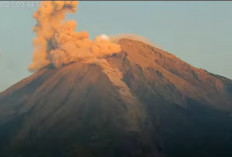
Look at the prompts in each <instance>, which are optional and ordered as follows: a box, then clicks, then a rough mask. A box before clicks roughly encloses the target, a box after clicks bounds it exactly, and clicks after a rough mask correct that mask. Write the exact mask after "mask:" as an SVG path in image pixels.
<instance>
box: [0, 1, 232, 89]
mask: <svg viewBox="0 0 232 157" xmlns="http://www.w3.org/2000/svg"><path fill="white" fill-rule="evenodd" d="M36 9H37V8H36V7H28V6H27V7H26V6H24V7H19V8H17V7H9V8H2V7H1V5H0V20H1V21H0V91H2V90H4V89H6V88H7V87H9V86H11V85H13V84H14V83H16V82H18V81H20V80H21V79H23V78H25V77H27V76H29V75H31V73H30V72H28V71H27V67H28V65H29V64H30V62H31V58H32V51H33V47H32V40H33V38H34V37H35V34H34V33H33V32H32V28H33V26H34V25H35V23H36V22H35V20H34V19H33V17H32V16H33V13H34V11H35V10H36ZM70 18H72V19H75V20H76V21H77V22H78V30H87V31H89V33H90V34H91V37H92V38H93V37H94V36H96V35H99V34H108V35H114V34H120V33H132V34H139V35H142V36H144V37H146V38H148V39H150V40H151V41H153V42H154V43H155V44H157V45H160V46H161V47H163V48H164V49H165V50H167V51H169V52H170V53H173V54H175V55H176V56H178V57H179V58H181V59H183V60H185V61H187V62H188V63H190V64H192V65H194V66H196V67H199V68H203V69H206V70H208V71H209V72H212V73H215V74H220V75H223V76H226V77H228V78H231V79H232V2H219V1H218V2H155V1H154V2H142V1H141V2H123V1H118V2H80V4H79V9H78V13H76V14H73V15H69V16H68V19H70Z"/></svg>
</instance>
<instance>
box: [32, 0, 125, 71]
mask: <svg viewBox="0 0 232 157" xmlns="http://www.w3.org/2000/svg"><path fill="white" fill-rule="evenodd" d="M77 6H78V2H77V1H43V2H42V3H41V7H39V9H38V10H37V11H36V12H35V14H34V18H35V19H36V20H37V25H36V26H35V27H34V31H35V32H36V34H37V37H36V38H35V40H34V55H33V63H32V64H31V65H30V67H29V69H30V70H31V71H37V70H39V69H41V68H43V67H45V66H47V65H48V64H50V63H52V64H53V65H54V66H55V67H60V66H63V65H67V64H69V63H72V62H77V61H83V62H95V61H96V60H98V59H100V58H103V57H105V56H107V55H111V54H113V53H117V52H119V51H120V50H121V49H120V46H119V45H118V44H115V43H112V42H111V41H110V40H109V38H108V37H107V36H106V35H101V36H99V37H97V38H96V39H95V40H94V41H92V40H90V38H89V34H88V32H86V31H83V32H75V30H76V27H77V23H76V22H75V21H73V20H70V21H65V16H66V13H74V12H76V11H77Z"/></svg>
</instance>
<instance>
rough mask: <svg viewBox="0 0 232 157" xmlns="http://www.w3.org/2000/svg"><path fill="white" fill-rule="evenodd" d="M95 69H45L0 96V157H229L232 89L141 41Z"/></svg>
mask: <svg viewBox="0 0 232 157" xmlns="http://www.w3.org/2000/svg"><path fill="white" fill-rule="evenodd" d="M119 43H120V45H121V47H122V51H121V52H120V53H118V54H114V55H112V56H108V57H107V58H106V60H107V61H108V63H109V64H110V66H112V67H113V68H115V69H118V70H119V71H120V72H121V73H122V74H123V77H122V81H123V82H124V83H125V86H127V88H128V89H129V92H130V94H131V95H132V96H133V100H128V98H126V97H125V96H124V95H122V94H120V89H119V87H117V86H115V85H114V84H113V83H112V78H111V79H110V78H109V77H108V76H107V75H106V73H104V72H103V70H102V69H101V68H100V67H99V66H98V65H95V64H83V63H74V64H70V65H68V66H65V67H63V68H60V69H55V68H53V67H51V66H50V67H47V68H45V69H42V70H41V71H39V72H37V73H35V74H33V75H32V76H30V77H28V78H26V79H24V80H22V81H20V82H19V83H17V84H16V85H14V86H12V87H10V88H9V89H7V90H6V91H4V92H3V93H1V94H0V139H1V140H0V156H4V157H8V156H9V157H15V156H23V157H27V156H28V157H29V156H30V157H31V156H39V157H40V156H41V157H46V156H49V157H53V156H54V157H67V156H75V157H104V156H105V157H124V156H125V157H156V156H157V157H159V156H168V157H181V156H183V157H186V156H188V157H201V156H202V157H214V156H215V157H219V156H220V157H227V156H228V157H229V156H232V151H231V150H232V125H231V123H232V116H231V112H232V81H231V80H229V79H226V78H224V77H221V76H217V75H214V74H211V73H208V72H207V71H205V70H203V69H198V68H195V67H193V66H191V65H189V64H187V63H185V62H184V61H182V60H180V59H178V58H177V57H175V56H174V55H171V54H169V53H168V52H165V51H163V50H160V49H158V48H155V47H152V46H150V45H147V44H145V43H143V42H141V41H135V40H131V39H121V40H120V41H119Z"/></svg>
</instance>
